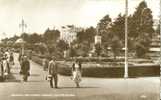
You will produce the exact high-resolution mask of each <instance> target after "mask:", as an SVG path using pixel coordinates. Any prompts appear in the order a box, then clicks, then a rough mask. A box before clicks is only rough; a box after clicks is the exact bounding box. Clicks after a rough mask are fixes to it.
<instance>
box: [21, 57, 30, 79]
mask: <svg viewBox="0 0 161 100" xmlns="http://www.w3.org/2000/svg"><path fill="white" fill-rule="evenodd" d="M21 67H22V68H21V74H22V75H23V81H25V82H26V81H27V80H28V76H29V75H30V62H29V60H28V58H27V56H24V58H23V61H22V66H21Z"/></svg>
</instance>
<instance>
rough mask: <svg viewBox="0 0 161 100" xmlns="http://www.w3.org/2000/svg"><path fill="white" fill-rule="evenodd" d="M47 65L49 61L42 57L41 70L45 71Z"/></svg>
mask: <svg viewBox="0 0 161 100" xmlns="http://www.w3.org/2000/svg"><path fill="white" fill-rule="evenodd" d="M48 64H49V60H48V59H47V57H44V59H43V61H42V65H43V70H44V71H47V69H48Z"/></svg>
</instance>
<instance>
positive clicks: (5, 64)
mask: <svg viewBox="0 0 161 100" xmlns="http://www.w3.org/2000/svg"><path fill="white" fill-rule="evenodd" d="M2 66H3V70H4V79H7V78H8V75H9V74H10V66H9V63H8V60H7V57H6V55H5V54H4V56H3V58H2Z"/></svg>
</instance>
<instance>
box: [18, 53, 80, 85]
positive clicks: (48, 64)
mask: <svg viewBox="0 0 161 100" xmlns="http://www.w3.org/2000/svg"><path fill="white" fill-rule="evenodd" d="M19 63H20V66H21V68H20V74H21V75H22V76H23V81H25V82H26V81H28V76H30V61H29V58H28V57H27V56H26V55H21V54H19ZM42 64H43V70H44V71H47V72H48V75H47V76H46V80H48V81H49V84H50V87H51V88H53V87H55V88H58V78H59V75H58V74H59V64H58V62H57V61H56V57H54V56H52V57H44V59H43V60H42ZM32 67H34V66H32ZM81 70H82V66H81V63H80V61H79V60H78V59H75V60H74V62H73V64H72V66H71V72H72V73H71V76H72V77H71V79H72V80H73V81H74V82H75V84H76V87H80V85H79V83H80V82H81V72H82V71H81ZM53 83H54V84H53Z"/></svg>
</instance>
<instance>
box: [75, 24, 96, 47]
mask: <svg viewBox="0 0 161 100" xmlns="http://www.w3.org/2000/svg"><path fill="white" fill-rule="evenodd" d="M95 34H96V29H95V28H93V27H89V28H87V29H84V30H82V31H80V32H78V33H77V41H78V42H79V43H81V42H83V41H87V42H88V44H90V43H93V42H94V36H95Z"/></svg>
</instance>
